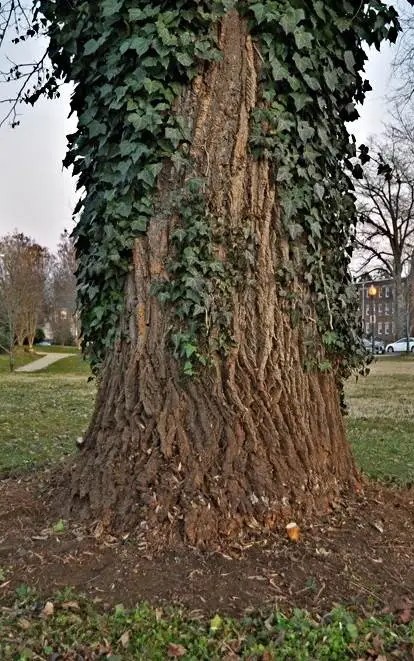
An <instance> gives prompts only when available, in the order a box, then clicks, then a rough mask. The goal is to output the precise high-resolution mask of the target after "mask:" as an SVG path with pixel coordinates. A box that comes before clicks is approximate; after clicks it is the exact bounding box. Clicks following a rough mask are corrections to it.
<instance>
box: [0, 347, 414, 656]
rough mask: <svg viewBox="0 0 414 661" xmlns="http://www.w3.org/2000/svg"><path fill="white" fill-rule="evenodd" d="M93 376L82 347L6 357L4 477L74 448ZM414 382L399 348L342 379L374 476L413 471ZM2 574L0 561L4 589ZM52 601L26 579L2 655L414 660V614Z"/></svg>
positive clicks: (6, 627)
mask: <svg viewBox="0 0 414 661" xmlns="http://www.w3.org/2000/svg"><path fill="white" fill-rule="evenodd" d="M53 349H55V347H53ZM65 349H66V348H65ZM65 349H64V350H65ZM30 359H31V356H28V355H23V356H21V357H20V358H19V360H21V361H25V360H30ZM88 375H89V368H88V365H87V364H86V363H85V362H83V361H82V359H81V358H80V356H79V355H76V356H74V357H70V358H67V359H64V360H62V361H60V362H58V363H55V364H54V365H52V366H50V367H49V368H48V369H47V370H44V371H42V372H39V373H33V374H9V373H8V372H7V368H6V367H5V365H4V361H3V359H2V358H0V401H1V406H0V444H1V445H0V450H1V451H0V475H1V474H3V475H4V474H8V473H10V472H14V471H21V470H25V469H29V468H33V467H35V466H36V465H42V464H44V463H49V462H53V461H58V460H59V459H60V458H62V457H63V456H65V455H67V454H68V453H70V452H72V451H73V449H74V446H75V440H76V438H77V436H80V435H81V434H82V433H83V431H84V429H85V427H86V426H87V423H88V419H89V416H90V412H91V410H92V406H93V400H94V394H95V386H94V384H93V383H88V378H87V377H88ZM413 386H414V361H413V360H405V359H398V358H395V357H392V358H388V357H386V358H383V359H379V360H378V361H377V362H376V363H375V365H374V366H373V367H372V370H371V374H370V375H369V376H368V377H367V378H360V379H359V380H358V381H355V380H350V381H349V383H348V384H347V387H346V391H347V397H348V402H349V405H350V415H349V416H348V418H347V426H348V432H349V437H350V440H351V443H352V445H353V448H354V451H355V455H356V457H357V461H358V463H359V465H360V466H361V467H362V469H363V470H364V471H365V472H366V473H367V474H369V475H372V476H374V477H378V478H381V479H392V480H395V481H397V482H399V483H401V484H403V483H407V482H411V481H412V480H413V475H414V444H413V443H412V438H413V433H414V402H413V393H414V388H413ZM172 571H173V568H172ZM7 579H8V574H7V568H5V569H2V567H1V566H0V588H1V587H2V585H1V584H2V583H4V584H5V585H6V584H7ZM49 599H50V603H48V604H46V599H45V597H44V596H43V597H40V596H39V595H37V594H36V593H35V592H33V591H32V590H31V588H29V587H28V586H25V585H22V586H20V587H19V588H18V589H17V590H16V593H15V596H14V600H13V602H8V603H7V605H6V607H4V608H1V607H0V659H5V660H7V659H21V660H26V659H51V658H67V659H75V658H79V659H81V658H82V659H93V658H105V659H113V660H114V661H115V660H119V661H122V660H123V659H126V660H129V659H130V660H131V661H132V660H134V659H148V660H149V661H153V660H154V661H158V660H159V661H162V660H164V659H167V658H183V659H184V660H187V659H188V660H196V659H204V660H206V661H207V660H210V659H229V660H230V659H249V660H257V661H259V660H262V661H272V660H274V661H278V660H284V659H285V660H291V659H292V660H297V661H302V660H306V659H309V660H311V659H318V660H326V661H335V660H338V661H341V660H342V659H358V658H359V659H368V658H382V659H386V658H394V657H395V658H401V659H409V658H412V656H411V655H412V650H413V646H414V622H413V620H411V622H408V623H405V622H406V620H398V621H397V620H396V619H393V617H391V616H386V615H384V616H379V617H369V616H367V617H363V618H361V617H360V616H359V615H357V614H356V612H353V610H352V609H348V610H345V609H343V608H338V609H336V610H335V611H334V612H332V613H331V614H329V615H325V616H323V617H320V616H318V615H313V616H312V617H311V616H310V615H308V614H307V613H305V612H303V611H294V612H293V613H291V614H290V616H286V615H283V614H282V613H280V612H269V611H267V612H266V613H265V615H260V614H256V615H251V616H248V617H244V618H242V619H240V620H236V619H227V618H222V617H221V616H220V615H215V616H214V617H211V618H206V617H202V616H201V615H200V614H199V613H198V611H197V612H191V613H183V612H180V611H179V610H173V609H160V608H158V609H154V608H150V607H149V606H146V605H145V604H141V605H139V606H138V607H137V608H136V609H133V610H125V609H124V607H123V606H122V605H121V604H119V605H118V606H116V607H115V608H114V609H113V608H111V609H109V608H104V607H103V605H102V604H104V603H105V594H102V595H101V598H100V599H99V600H97V601H95V602H94V601H91V600H90V599H89V600H88V599H85V598H83V597H81V596H79V595H76V594H73V593H71V592H67V591H64V592H63V593H59V594H57V595H56V594H55V595H54V596H52V595H50V596H49ZM0 601H1V590H0ZM263 608H266V604H263Z"/></svg>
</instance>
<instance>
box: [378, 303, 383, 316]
mask: <svg viewBox="0 0 414 661" xmlns="http://www.w3.org/2000/svg"><path fill="white" fill-rule="evenodd" d="M378 314H382V303H378Z"/></svg>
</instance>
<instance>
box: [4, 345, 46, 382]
mask: <svg viewBox="0 0 414 661" xmlns="http://www.w3.org/2000/svg"><path fill="white" fill-rule="evenodd" d="M38 358H39V356H35V355H33V354H31V353H29V352H26V351H19V352H16V354H15V356H14V369H16V368H17V367H23V365H28V364H29V363H32V362H33V361H34V360H37V359H38ZM3 374H10V358H9V356H8V355H7V354H4V353H2V354H0V379H1V378H2V375H3Z"/></svg>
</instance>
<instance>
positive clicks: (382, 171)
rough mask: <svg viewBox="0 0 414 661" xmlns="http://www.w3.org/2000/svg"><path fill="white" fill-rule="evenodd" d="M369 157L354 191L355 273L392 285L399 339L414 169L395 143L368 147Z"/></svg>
mask: <svg viewBox="0 0 414 661" xmlns="http://www.w3.org/2000/svg"><path fill="white" fill-rule="evenodd" d="M370 155H371V156H370V160H369V162H368V163H367V164H366V165H365V170H364V176H363V178H362V179H361V180H360V181H359V182H358V184H357V186H356V191H357V195H358V208H359V215H360V223H359V226H358V228H357V236H356V241H357V248H358V253H359V258H360V264H359V269H358V270H359V273H360V274H363V273H364V274H366V273H371V274H374V273H375V274H376V275H382V276H384V277H388V278H391V279H392V280H393V282H394V323H395V330H396V333H397V334H400V333H401V331H402V330H403V310H404V308H405V304H404V301H403V299H404V294H403V277H404V275H406V274H407V273H408V271H409V268H410V264H411V260H412V255H413V251H414V169H413V166H412V165H411V159H410V154H409V153H407V152H406V153H404V151H403V150H401V149H399V147H398V145H397V144H395V143H394V144H393V143H391V142H390V143H388V144H383V145H372V146H371V148H370Z"/></svg>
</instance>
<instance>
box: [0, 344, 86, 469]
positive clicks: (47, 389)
mask: <svg viewBox="0 0 414 661" xmlns="http://www.w3.org/2000/svg"><path fill="white" fill-rule="evenodd" d="M76 353H77V355H75V356H71V357H69V358H64V359H63V360H61V361H59V362H57V363H54V364H53V365H50V366H49V367H48V368H47V369H45V370H42V371H40V372H33V373H30V374H25V373H21V374H19V373H12V374H11V373H10V372H9V371H8V367H7V357H4V356H0V401H1V407H0V476H1V475H5V474H9V473H14V472H18V471H21V470H27V469H30V468H33V467H34V466H35V465H42V464H46V463H51V462H53V461H58V460H59V459H61V458H62V457H64V456H65V455H67V454H68V453H70V452H73V450H74V448H75V442H76V438H77V437H79V436H81V435H82V434H83V432H84V431H85V429H86V427H87V425H88V421H89V417H90V414H91V410H92V406H93V401H94V396H95V387H94V385H93V383H88V377H89V376H90V370H89V366H88V363H87V362H85V361H84V360H83V359H82V358H81V356H80V354H79V352H76ZM35 358H36V356H35ZM37 358H38V356H37ZM31 360H32V356H30V355H29V354H24V355H22V356H20V357H19V364H26V363H27V362H30V361H31Z"/></svg>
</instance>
